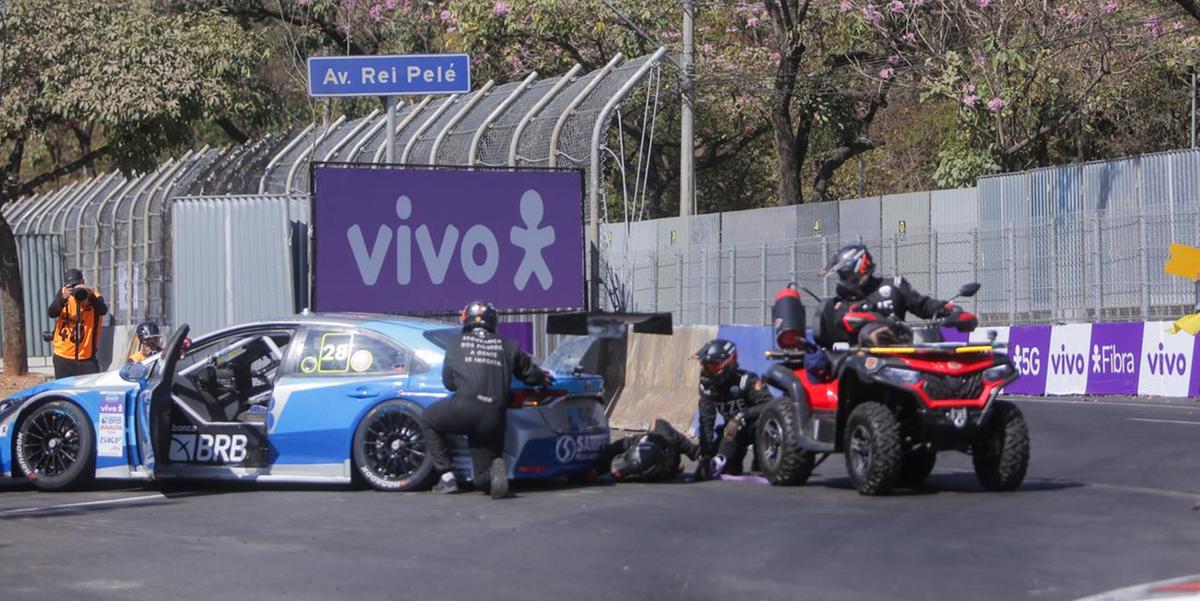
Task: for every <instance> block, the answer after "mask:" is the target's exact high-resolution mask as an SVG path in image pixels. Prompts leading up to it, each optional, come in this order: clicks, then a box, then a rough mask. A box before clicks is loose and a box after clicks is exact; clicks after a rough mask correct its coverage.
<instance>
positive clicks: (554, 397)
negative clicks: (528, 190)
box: [0, 314, 609, 491]
mask: <svg viewBox="0 0 1200 601" xmlns="http://www.w3.org/2000/svg"><path fill="white" fill-rule="evenodd" d="M187 332H188V328H187V326H186V325H185V326H181V327H180V328H179V329H178V330H176V332H175V333H174V334H173V335H172V336H171V338H170V340H168V342H167V344H166V350H164V352H163V353H162V354H161V355H159V356H158V357H154V358H151V359H147V360H145V361H143V362H141V363H131V364H127V365H126V366H125V367H124V368H122V369H121V370H120V371H119V372H116V371H114V372H107V373H102V374H97V375H93V376H81V377H76V378H66V379H62V380H56V381H53V382H47V383H45V384H41V385H39V386H35V387H33V388H29V389H27V390H24V391H21V392H19V393H16V394H15V395H13V396H11V397H9V398H7V399H5V400H3V401H0V476H5V475H12V476H17V477H20V476H23V477H25V478H27V479H29V480H30V481H31V482H32V483H33V485H34V486H36V487H38V488H40V489H44V490H61V489H66V488H73V487H78V486H82V485H84V484H86V483H87V482H88V481H90V480H91V479H92V478H113V479H141V480H146V479H155V478H197V479H234V480H262V481H278V482H331V483H337V482H341V483H345V482H351V481H362V482H366V483H368V484H370V485H371V486H373V487H374V488H377V489H380V490H398V491H409V490H421V489H424V488H427V487H428V486H430V485H431V484H432V482H433V480H434V478H435V477H436V474H433V473H432V472H433V469H432V461H431V459H430V458H429V457H428V456H427V454H426V452H425V435H424V432H423V428H422V427H421V423H420V419H421V412H422V410H423V409H424V408H425V407H428V406H429V404H430V403H433V402H434V401H436V400H438V399H441V398H444V397H446V396H447V395H448V394H449V393H448V392H447V391H446V389H445V388H444V387H443V386H442V378H441V371H442V361H443V358H444V356H445V344H446V342H447V341H448V340H449V338H450V337H452V336H453V335H455V334H456V333H457V332H458V328H451V327H447V324H445V323H442V322H436V321H428V320H423V319H416V318H408V317H394V316H383V315H365V314H364V315H359V314H354V315H348V314H336V315H335V314H326V315H321V314H312V315H308V314H305V315H298V316H295V317H292V318H289V319H284V320H278V321H269V322H261V323H252V324H247V325H241V326H237V327H233V328H228V329H225V330H221V331H218V332H215V333H212V334H209V335H207V336H204V337H203V338H200V339H197V340H196V341H194V342H191V341H189V340H188V339H187ZM547 363H548V364H552V363H556V364H559V367H560V368H561V367H562V360H561V359H557V360H556V359H554V358H551V359H550V360H549V361H548V362H547ZM561 371H562V372H564V373H559V374H557V375H556V381H555V382H554V384H553V388H552V389H534V388H528V387H524V386H523V385H515V386H514V393H513V398H512V399H511V400H510V410H509V412H508V431H507V434H506V439H505V449H504V455H505V459H506V460H507V462H508V466H509V476H510V478H513V479H523V478H540V479H545V478H554V477H560V476H565V477H568V478H579V477H582V476H584V475H585V474H586V473H587V472H588V470H589V469H590V467H591V464H592V462H593V460H594V459H595V458H596V456H597V455H598V454H599V453H600V452H601V451H602V450H603V449H604V448H605V447H606V446H607V445H608V443H609V428H608V422H607V420H606V418H605V415H604V407H603V380H602V378H601V377H600V376H595V375H587V374H581V373H578V371H579V370H578V369H574V368H571V367H569V366H568V368H565V369H562V370H561ZM454 455H455V466H456V467H455V471H456V472H458V475H459V477H460V478H463V479H470V478H471V476H472V474H471V461H470V457H469V454H468V453H467V448H466V444H465V440H460V441H459V443H458V444H457V445H456V447H455V448H454Z"/></svg>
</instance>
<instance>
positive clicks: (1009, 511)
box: [0, 400, 1200, 601]
mask: <svg viewBox="0 0 1200 601" xmlns="http://www.w3.org/2000/svg"><path fill="white" fill-rule="evenodd" d="M1020 405H1021V407H1022V409H1024V411H1025V412H1026V416H1027V419H1028V422H1029V425H1030V429H1031V431H1032V434H1033V462H1032V465H1031V467H1030V474H1029V477H1028V479H1027V480H1026V482H1025V485H1024V487H1023V488H1022V489H1021V490H1019V491H1017V492H1013V493H1003V494H997V493H987V492H983V491H981V490H980V489H979V487H978V486H977V484H976V483H975V479H974V476H973V475H972V474H971V473H970V471H969V470H970V462H969V458H967V457H965V456H956V455H952V454H947V455H943V456H941V457H940V458H939V464H938V468H937V469H936V470H935V471H934V475H933V476H932V477H931V478H930V480H929V484H928V486H927V487H925V488H922V489H920V490H912V491H902V492H901V494H897V495H895V496H891V497H886V498H867V497H861V496H859V495H858V494H857V493H855V492H854V491H853V490H851V489H850V488H849V484H848V481H847V479H846V477H845V469H844V467H843V465H842V461H841V457H840V456H835V457H833V458H831V459H830V460H829V461H828V462H827V463H826V464H824V465H822V466H821V467H819V468H818V469H817V472H816V475H815V476H814V478H813V480H812V481H811V482H810V484H809V485H807V486H804V487H798V488H774V487H769V486H760V485H756V484H749V483H741V482H707V483H702V484H682V483H681V484H660V485H643V484H622V485H593V486H588V487H583V488H572V487H568V486H566V485H561V486H540V487H533V488H530V487H522V488H519V489H518V492H519V497H518V498H515V499H510V500H505V501H491V500H490V499H487V498H486V497H484V496H482V495H478V494H470V495H457V496H449V497H447V496H435V495H432V494H428V493H424V494H410V495H403V494H400V495H397V494H384V493H376V492H371V491H354V490H347V489H339V488H328V487H325V488H313V487H263V486H237V487H225V486H217V487H204V488H195V487H176V488H173V489H171V490H166V491H160V490H159V489H158V488H155V487H152V486H151V487H138V488H118V487H109V488H106V489H102V490H94V491H89V492H80V493H64V494H45V493H38V492H35V491H32V490H29V489H28V488H27V487H26V486H24V485H23V484H19V483H9V484H5V485H0V582H2V584H0V599H4V600H6V601H10V600H17V599H46V598H87V599H153V600H159V599H172V600H184V599H197V600H200V599H203V600H205V601H208V600H210V599H216V598H220V599H223V600H225V599H228V600H239V599H288V600H289V601H301V600H308V599H342V598H346V599H348V598H355V599H359V598H361V599H368V598H369V599H472V598H479V599H487V600H488V601H499V600H507V599H514V600H518V599H519V600H522V601H526V600H531V599H572V600H590V599H618V600H621V601H631V600H638V599H654V600H669V599H687V600H698V599H699V600H703V599H721V600H732V599H789V600H790V599H821V600H837V599H855V600H865V599H920V600H927V599H928V600H934V599H956V600H959V599H972V600H978V599H1075V598H1078V597H1081V596H1085V595H1090V594H1095V593H1098V592H1100V591H1104V590H1108V589H1113V588H1119V587H1123V586H1128V585H1132V584H1137V583H1141V582H1146V581H1151V580H1159V579H1164V578H1171V577H1178V576H1184V575H1188V574H1194V573H1200V553H1198V551H1200V511H1198V510H1197V509H1198V508H1197V505H1198V504H1200V406H1197V405H1175V406H1166V405H1150V404H1137V403H1130V404H1118V403H1096V402H1082V403H1081V402H1070V401H1066V402H1064V401H1037V400H1026V401H1020Z"/></svg>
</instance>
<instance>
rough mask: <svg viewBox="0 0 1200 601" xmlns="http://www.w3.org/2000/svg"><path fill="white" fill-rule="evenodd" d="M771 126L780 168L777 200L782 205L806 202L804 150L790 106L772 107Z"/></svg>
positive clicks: (776, 158) (777, 166)
mask: <svg viewBox="0 0 1200 601" xmlns="http://www.w3.org/2000/svg"><path fill="white" fill-rule="evenodd" d="M771 127H772V129H773V130H774V134H775V166H776V168H778V169H779V185H778V187H777V192H776V199H775V202H776V203H777V204H778V205H779V206H781V207H782V206H787V205H795V204H800V203H801V202H804V186H803V183H802V182H801V179H800V166H801V165H802V164H803V162H804V157H803V152H804V150H803V149H801V148H799V147H798V146H799V145H798V144H797V143H796V135H795V133H794V132H793V131H792V118H791V115H790V112H789V107H788V106H786V105H777V106H775V107H774V108H772V110H771Z"/></svg>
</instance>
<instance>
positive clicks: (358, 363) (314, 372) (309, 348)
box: [290, 327, 412, 377]
mask: <svg viewBox="0 0 1200 601" xmlns="http://www.w3.org/2000/svg"><path fill="white" fill-rule="evenodd" d="M298 357H299V360H298V361H297V362H296V365H294V366H293V369H291V370H290V371H292V372H293V373H296V374H298V375H304V376H328V377H339V376H357V375H364V374H374V375H383V374H392V375H407V374H409V373H410V370H411V362H412V354H411V353H409V351H408V349H406V348H404V347H402V346H400V345H398V344H395V343H393V342H391V341H389V340H386V339H385V338H383V337H382V336H377V335H375V334H368V333H364V332H362V331H356V330H349V329H341V328H320V327H317V328H311V329H309V330H307V331H306V332H305V334H304V340H303V342H302V346H301V348H300V351H299V354H298Z"/></svg>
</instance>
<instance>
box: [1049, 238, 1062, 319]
mask: <svg viewBox="0 0 1200 601" xmlns="http://www.w3.org/2000/svg"><path fill="white" fill-rule="evenodd" d="M1063 221H1064V220H1063V218H1062V216H1060V215H1055V216H1054V220H1053V221H1052V224H1053V225H1052V226H1051V227H1050V248H1051V249H1053V251H1054V255H1053V258H1052V259H1051V260H1050V269H1051V274H1050V319H1051V321H1064V320H1063V316H1062V315H1060V314H1059V308H1058V291H1059V288H1061V284H1062V282H1060V281H1059V278H1060V277H1061V276H1062V271H1061V269H1060V267H1059V263H1061V261H1059V260H1058V258H1059V256H1060V255H1061V254H1062V240H1060V239H1059V235H1058V230H1059V228H1060V227H1061V226H1062V224H1063Z"/></svg>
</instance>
